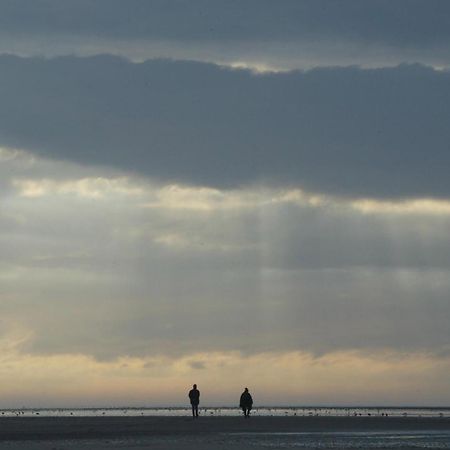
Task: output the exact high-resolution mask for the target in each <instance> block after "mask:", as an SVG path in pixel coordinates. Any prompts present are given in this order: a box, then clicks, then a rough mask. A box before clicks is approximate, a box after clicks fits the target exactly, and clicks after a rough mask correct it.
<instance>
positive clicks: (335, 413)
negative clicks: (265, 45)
mask: <svg viewBox="0 0 450 450" xmlns="http://www.w3.org/2000/svg"><path fill="white" fill-rule="evenodd" d="M199 412H200V415H204V416H239V415H242V412H241V410H240V409H239V408H235V407H228V406H221V407H213V406H211V407H208V406H206V407H202V408H199ZM190 414H191V408H190V407H184V406H183V407H181V406H174V407H156V408H155V407H149V408H147V407H108V408H27V407H23V408H18V409H3V410H1V409H0V415H2V416H10V417H13V416H23V417H40V416H44V417H71V416H75V417H94V416H116V417H117V416H119V417H125V416H134V417H135V416H167V417H171V416H189V415H190ZM252 415H253V416H278V417H279V416H325V417H327V416H328V417H342V416H366V417H368V416H385V417H450V407H390V406H389V407H385V406H370V407H344V406H326V407H325V406H288V407H287V406H260V407H256V408H253V409H252Z"/></svg>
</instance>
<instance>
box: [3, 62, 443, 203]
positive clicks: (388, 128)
mask: <svg viewBox="0 0 450 450" xmlns="http://www.w3.org/2000/svg"><path fill="white" fill-rule="evenodd" d="M0 68H1V71H0V99H1V103H0V144H2V145H3V146H9V147H17V148H23V149H27V150H29V151H31V152H34V153H36V154H40V155H43V156H48V157H52V158H55V159H64V160H72V161H76V162H79V163H82V164H86V165H92V164H93V165H109V166H111V167H115V168H116V169H120V170H125V171H130V172H133V173H138V174H141V175H145V176H148V177H150V178H154V179H158V180H159V181H161V182H163V183H172V182H176V183H185V184H191V185H197V186H209V187H219V188H223V187H227V188H237V187H240V186H249V185H254V184H269V185H274V186H291V187H298V188H302V189H305V190H308V191H313V192H323V193H328V194H333V195H343V196H348V197H352V196H354V197H392V198H396V197H397V198H398V197H405V198H408V197H409V198H410V197H447V196H448V195H449V189H450V188H449V184H448V173H447V168H448V166H449V163H450V160H449V155H450V152H449V151H448V145H449V144H448V143H449V142H450V128H449V126H448V123H449V122H450V110H449V107H448V105H449V104H450V73H449V72H447V71H437V70H434V69H432V68H428V67H424V66H420V65H402V66H398V67H395V68H384V69H371V70H368V69H359V68H355V67H350V68H322V69H315V70H311V71H308V72H291V73H287V74H266V75H254V74H252V73H251V72H249V71H246V70H230V69H223V68H219V67H218V66H215V65H212V64H204V63H194V62H183V61H178V62H172V61H167V60H150V61H146V62H144V63H139V64H137V63H132V62H129V61H127V60H123V59H120V58H117V57H111V56H98V57H91V58H77V57H61V58H56V59H50V60H47V59H38V58H18V57H14V56H2V57H0Z"/></svg>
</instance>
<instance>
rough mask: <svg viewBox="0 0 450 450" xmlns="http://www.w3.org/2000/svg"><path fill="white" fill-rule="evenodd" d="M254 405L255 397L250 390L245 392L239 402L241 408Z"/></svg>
mask: <svg viewBox="0 0 450 450" xmlns="http://www.w3.org/2000/svg"><path fill="white" fill-rule="evenodd" d="M252 405H253V399H252V396H251V395H250V392H248V391H247V392H243V393H242V395H241V400H240V402H239V406H240V407H241V408H251V407H252Z"/></svg>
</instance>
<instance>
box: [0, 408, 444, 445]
mask: <svg viewBox="0 0 450 450" xmlns="http://www.w3.org/2000/svg"><path fill="white" fill-rule="evenodd" d="M244 446H247V447H249V448H252V449H267V448H271V449H281V448H304V449H310V448H311V449H312V448H378V449H385V448H402V449H408V448H411V449H412V448H415V449H417V448H431V447H432V448H450V419H449V418H437V417H433V418H430V417H295V416H293V417H251V418H249V419H244V418H243V417H200V418H199V419H196V420H194V419H192V418H191V417H188V416H187V417H33V418H28V417H25V418H24V417H8V418H2V419H0V448H2V449H10V450H25V449H27V450H50V449H51V450H63V449H67V450H79V449H80V450H81V449H83V450H91V449H92V450H94V449H122V450H125V449H134V450H140V449H144V448H146V449H149V448H150V449H156V450H166V449H167V450H168V449H174V450H177V449H181V448H183V449H184V450H190V449H194V448H196V449H200V450H203V449H219V450H228V449H234V448H243V447H244Z"/></svg>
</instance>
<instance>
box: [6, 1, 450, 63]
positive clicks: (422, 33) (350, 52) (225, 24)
mask: <svg viewBox="0 0 450 450" xmlns="http://www.w3.org/2000/svg"><path fill="white" fill-rule="evenodd" d="M449 10H450V8H449V6H448V3H447V2H445V1H443V0H431V1H426V2H425V1H419V0H414V1H396V2H391V1H387V0H382V1H376V2H370V3H369V2H364V3H361V2H359V1H357V0H350V1H349V0H346V1H340V2H335V1H330V0H325V1H324V0H319V1H313V0H309V1H296V0H289V1H284V2H283V3H282V5H280V4H279V3H278V2H275V1H270V0H264V1H256V0H245V1H234V0H233V1H220V0H214V1H207V0H195V1H183V0H181V1H180V0H173V1H160V0H152V1H145V0H130V1H128V2H127V4H126V6H124V4H123V2H121V1H104V0H100V1H95V2H92V1H84V0H83V1H79V0H78V1H77V0H63V1H57V0H51V1H48V0H44V1H42V0H37V1H34V2H32V3H31V4H30V2H26V1H23V0H13V1H12V0H2V1H1V2H0V29H1V30H2V31H1V32H0V35H1V37H2V39H1V43H0V49H1V51H3V52H10V53H18V54H22V55H36V54H37V55H47V56H54V55H58V54H78V55H87V54H95V53H112V54H116V55H117V54H118V55H122V56H126V57H130V58H133V59H140V60H143V59H147V58H154V57H170V58H176V59H192V60H199V61H209V62H215V63H221V64H227V65H241V66H247V67H252V68H254V69H256V70H268V69H271V70H280V69H281V70H283V69H292V68H305V67H313V66H317V65H341V64H359V65H364V66H369V67H373V66H384V65H395V64H398V63H402V62H422V63H426V64H430V65H433V66H437V67H443V66H444V67H445V66H448V64H449V57H448V55H449V45H448V42H449V31H448V22H449V18H450V12H449Z"/></svg>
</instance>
